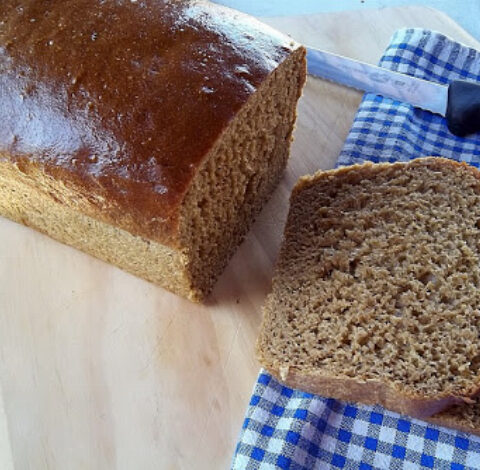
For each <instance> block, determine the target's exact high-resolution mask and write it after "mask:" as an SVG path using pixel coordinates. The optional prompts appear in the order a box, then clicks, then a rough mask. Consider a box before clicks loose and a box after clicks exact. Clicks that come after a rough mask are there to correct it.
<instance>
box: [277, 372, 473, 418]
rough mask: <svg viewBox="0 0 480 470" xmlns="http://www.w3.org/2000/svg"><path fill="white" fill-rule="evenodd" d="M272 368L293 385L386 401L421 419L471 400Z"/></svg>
mask: <svg viewBox="0 0 480 470" xmlns="http://www.w3.org/2000/svg"><path fill="white" fill-rule="evenodd" d="M269 372H270V373H271V374H272V375H274V376H275V377H276V378H277V379H279V380H280V381H282V382H283V383H286V384H288V385H289V386H290V387H293V388H299V389H301V390H305V391H306V392H310V393H317V394H321V395H322V396H325V397H335V398H336V399H338V400H343V401H349V402H360V403H365V404H367V405H382V406H383V407H385V408H386V409H390V410H395V411H396V412H397V413H402V414H406V415H409V416H414V417H416V418H420V419H424V418H428V417H431V416H433V415H435V414H437V413H440V412H441V411H443V410H445V409H447V408H450V407H451V406H454V405H465V404H466V403H468V404H470V403H471V401H470V400H468V399H462V398H461V397H454V396H444V397H441V398H438V399H435V400H432V399H431V398H421V397H418V396H417V397H414V396H412V397H410V396H408V395H406V394H404V393H402V392H400V391H399V390H396V389H394V388H393V387H391V386H390V385H389V384H387V383H384V382H379V381H376V380H369V381H365V382H361V381H358V380H357V379H352V378H349V377H344V378H339V377H333V376H330V377H328V376H321V375H318V374H310V375H307V374H305V373H304V372H303V373H302V372H301V371H298V370H295V369H293V368H288V371H287V369H285V371H283V376H282V374H281V373H280V371H279V370H272V369H269Z"/></svg>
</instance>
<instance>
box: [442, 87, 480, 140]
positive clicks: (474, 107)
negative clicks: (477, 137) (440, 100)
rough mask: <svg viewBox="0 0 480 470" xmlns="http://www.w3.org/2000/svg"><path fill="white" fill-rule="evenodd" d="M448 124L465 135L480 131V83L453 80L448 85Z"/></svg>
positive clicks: (454, 132)
mask: <svg viewBox="0 0 480 470" xmlns="http://www.w3.org/2000/svg"><path fill="white" fill-rule="evenodd" d="M446 118H447V125H448V129H449V130H450V132H451V133H452V134H455V135H457V136H459V137H464V136H466V135H468V134H473V133H474V132H477V131H480V83H474V82H466V81H464V80H453V81H452V82H451V83H450V85H448V100H447V112H446Z"/></svg>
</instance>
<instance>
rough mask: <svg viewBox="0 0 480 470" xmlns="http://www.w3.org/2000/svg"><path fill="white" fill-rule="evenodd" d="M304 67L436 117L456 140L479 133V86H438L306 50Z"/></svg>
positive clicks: (455, 82) (456, 82)
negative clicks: (441, 117) (437, 115)
mask: <svg viewBox="0 0 480 470" xmlns="http://www.w3.org/2000/svg"><path fill="white" fill-rule="evenodd" d="M307 64H308V73H309V74H310V75H313V76H315V77H319V78H323V79H327V80H330V81H333V82H336V83H340V84H341V85H345V86H347V87H350V88H355V89H357V90H362V91H366V92H369V93H375V94H378V95H381V96H385V97H387V98H392V99H394V100H397V101H401V102H404V103H408V104H410V105H412V106H414V107H416V108H422V109H425V110H427V111H431V112H432V113H435V114H440V115H441V116H443V117H445V118H446V120H447V126H448V128H449V130H450V132H452V134H455V135H457V136H460V137H463V136H466V135H468V134H472V133H474V132H477V131H480V83H477V82H469V81H464V80H453V81H451V82H450V83H449V84H448V85H441V84H438V83H434V82H430V81H428V80H422V79H420V78H416V77H412V76H410V75H406V74H403V73H399V72H394V71H393V70H388V69H385V68H383V67H377V66H375V65H370V64H367V63H365V62H361V61H359V60H355V59H350V58H347V57H343V56H341V55H338V54H333V53H331V52H327V51H322V50H319V49H315V48H310V47H309V48H307Z"/></svg>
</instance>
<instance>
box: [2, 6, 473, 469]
mask: <svg viewBox="0 0 480 470" xmlns="http://www.w3.org/2000/svg"><path fill="white" fill-rule="evenodd" d="M268 23H270V24H272V25H274V26H276V27H278V28H279V29H280V30H283V31H285V32H287V33H289V34H291V35H292V36H293V37H295V38H296V39H298V40H300V41H303V42H306V43H308V44H310V45H313V46H318V47H320V48H324V49H327V50H330V51H333V52H337V53H341V54H345V55H349V56H352V57H355V58H359V59H362V60H366V61H370V62H372V63H376V62H377V60H378V59H379V57H380V55H381V53H382V51H383V49H384V48H385V46H386V45H387V43H388V40H389V37H390V36H391V34H392V33H393V32H394V31H395V30H396V29H398V28H401V27H405V26H409V27H413V26H422V27H427V28H431V29H436V30H439V31H441V32H443V33H445V34H447V35H449V36H451V37H454V38H456V39H458V40H460V41H462V42H464V43H467V44H469V45H472V46H474V47H477V48H478V47H480V44H479V43H477V42H476V41H475V40H474V39H473V38H472V37H470V36H469V35H468V34H467V33H466V32H465V31H463V30H462V29H461V28H460V27H459V26H458V25H456V24H455V23H454V22H453V21H452V20H450V19H449V18H448V17H446V16H445V15H443V14H441V13H439V12H438V11H435V10H431V9H426V8H421V7H404V8H394V9H382V10H378V11H375V10H363V11H361V12H349V13H335V14H325V15H317V16H309V17H297V18H291V17H290V18H280V19H270V20H268ZM360 99H361V95H360V93H357V92H354V91H349V90H346V89H344V88H341V87H339V86H335V85H333V84H330V83H324V82H322V81H320V80H315V79H312V80H309V81H308V84H307V86H306V90H305V95H304V97H303V99H302V101H301V103H300V106H299V122H298V129H297V131H296V141H295V143H294V145H293V149H292V155H291V160H290V164H289V167H288V170H287V172H286V174H285V177H284V179H283V181H282V183H281V185H280V187H279V189H278V190H277V191H276V192H275V194H274V196H273V198H272V200H271V201H270V203H269V204H268V205H267V206H266V207H265V209H264V211H263V212H262V214H261V215H260V216H259V218H258V220H257V223H256V224H255V226H254V228H253V230H252V231H251V232H250V233H249V235H248V237H247V239H246V241H245V242H244V243H243V245H242V246H241V247H240V249H239V250H238V252H237V254H236V255H235V257H234V259H233V260H232V261H231V263H230V265H229V267H228V268H227V270H226V272H225V273H224V275H223V276H222V278H221V279H220V281H219V283H218V285H217V287H216V289H215V291H214V293H213V295H212V296H211V298H210V299H209V301H208V303H207V304H206V305H201V306H198V305H193V304H191V303H189V302H188V301H185V300H182V299H180V298H177V297H175V296H174V295H172V294H169V293H167V292H165V291H163V290H162V289H160V288H158V287H155V286H153V285H151V284H149V283H147V282H144V281H142V280H140V279H137V278H135V277H133V276H131V275H129V274H126V273H124V272H122V271H120V270H118V269H116V268H114V267H112V266H109V265H107V264H105V263H102V262H100V261H98V260H96V259H94V258H91V257H89V256H87V255H84V254H82V253H80V252H78V251H76V250H74V249H72V248H69V247H66V246H63V245H61V244H59V243H57V242H55V241H52V240H50V239H49V238H47V237H45V236H42V235H40V234H38V233H36V232H34V231H32V230H30V229H27V228H25V227H22V226H20V225H17V224H15V223H12V222H9V221H7V220H4V219H0V247H1V248H0V385H1V387H0V392H1V394H0V468H2V469H8V468H11V466H10V467H9V462H10V464H11V463H12V462H13V464H14V466H15V468H16V469H21V470H23V469H35V470H43V469H62V470H63V469H69V470H74V469H141V470H143V469H176V468H182V469H225V468H228V466H229V462H230V459H231V456H232V454H233V451H234V445H235V441H236V438H237V436H238V433H239V431H240V428H241V424H242V421H243V415H244V412H245V409H246V406H247V404H248V400H249V397H250V393H251V389H252V386H253V384H254V382H255V378H256V376H257V373H258V370H259V365H258V364H257V362H256V360H255V357H254V343H255V338H256V336H257V332H258V328H259V324H260V320H261V305H262V302H263V300H264V298H265V295H266V294H267V292H268V290H269V285H270V278H271V273H272V266H273V263H274V261H275V257H276V255H277V251H278V247H279V243H280V240H281V234H282V230H283V225H284V221H285V218H286V213H287V210H288V197H289V192H290V189H291V187H292V185H293V184H294V183H295V181H296V180H297V178H298V177H299V176H300V175H303V174H306V173H311V172H314V171H315V170H317V169H320V168H330V167H332V166H333V165H334V162H335V160H336V158H337V156H338V153H339V151H340V149H341V146H342V143H343V141H344V139H345V137H346V135H347V132H348V130H349V127H350V125H351V122H352V119H353V116H354V113H355V110H356V108H357V106H358V104H359V102H360ZM2 400H3V406H2Z"/></svg>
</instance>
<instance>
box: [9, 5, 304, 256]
mask: <svg viewBox="0 0 480 470" xmlns="http://www.w3.org/2000/svg"><path fill="white" fill-rule="evenodd" d="M0 18H2V24H1V28H0V46H1V47H0V88H1V90H2V94H1V102H0V120H1V121H2V126H1V130H0V153H1V154H2V155H4V156H5V155H6V156H7V158H8V159H9V160H10V161H12V162H13V163H14V164H15V165H17V166H18V168H19V169H20V170H21V171H23V172H24V173H25V174H29V173H32V172H31V171H30V170H31V169H32V165H33V166H34V167H35V168H34V169H36V168H40V169H42V171H44V172H45V174H46V175H48V176H49V177H52V178H53V179H55V180H60V181H63V182H64V184H65V185H66V186H68V187H69V188H70V189H72V190H74V191H76V192H77V193H78V194H79V196H80V197H83V198H84V199H85V200H86V201H87V202H88V204H89V205H90V208H91V210H90V214H92V213H95V217H96V218H98V219H99V220H102V221H104V222H106V223H111V224H113V225H116V226H119V227H121V228H123V229H125V230H128V231H129V232H131V233H133V234H135V235H140V236H145V237H148V238H150V239H153V240H156V241H158V242H161V243H164V244H166V245H169V246H171V247H178V233H177V232H178V214H179V207H180V204H181V203H182V200H183V198H184V195H185V193H186V191H187V190H188V188H189V185H190V183H191V181H192V178H193V177H194V176H195V174H196V172H197V171H198V168H199V167H200V166H201V163H202V161H204V159H205V157H206V156H207V154H208V152H209V150H210V149H211V148H212V146H213V145H214V143H215V142H216V141H217V140H218V138H220V137H221V135H222V132H223V131H224V129H225V128H226V127H227V126H228V125H229V123H230V121H231V120H232V118H233V117H234V116H235V115H236V114H237V113H238V111H239V109H240V108H241V107H242V106H244V104H245V103H246V102H247V101H248V99H249V97H251V96H252V95H253V94H254V93H255V91H256V90H257V89H258V87H259V86H260V85H261V84H262V83H263V82H264V81H265V79H266V78H267V77H268V76H269V75H270V73H271V72H272V71H273V70H274V69H275V68H276V67H277V66H278V65H279V64H280V63H282V62H283V61H284V60H285V59H286V58H287V57H288V56H289V55H290V54H291V52H292V51H293V50H294V49H296V48H297V47H298V45H297V44H294V43H293V42H292V41H290V40H289V39H288V38H286V37H285V36H283V35H280V34H279V33H277V32H275V31H274V30H272V29H270V28H268V27H267V26H265V25H262V24H261V23H259V22H257V21H256V20H254V19H252V18H250V17H247V16H245V15H242V14H240V13H236V12H233V11H232V10H229V9H226V8H223V7H219V6H215V5H213V4H211V3H209V2H204V1H184V0H181V1H173V0H171V1H168V0H159V1H153V0H144V1H142V2H98V1H95V0H75V1H65V0H49V1H47V2H38V1H35V0H28V1H21V2H20V1H19V0H4V1H2V2H0Z"/></svg>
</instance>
